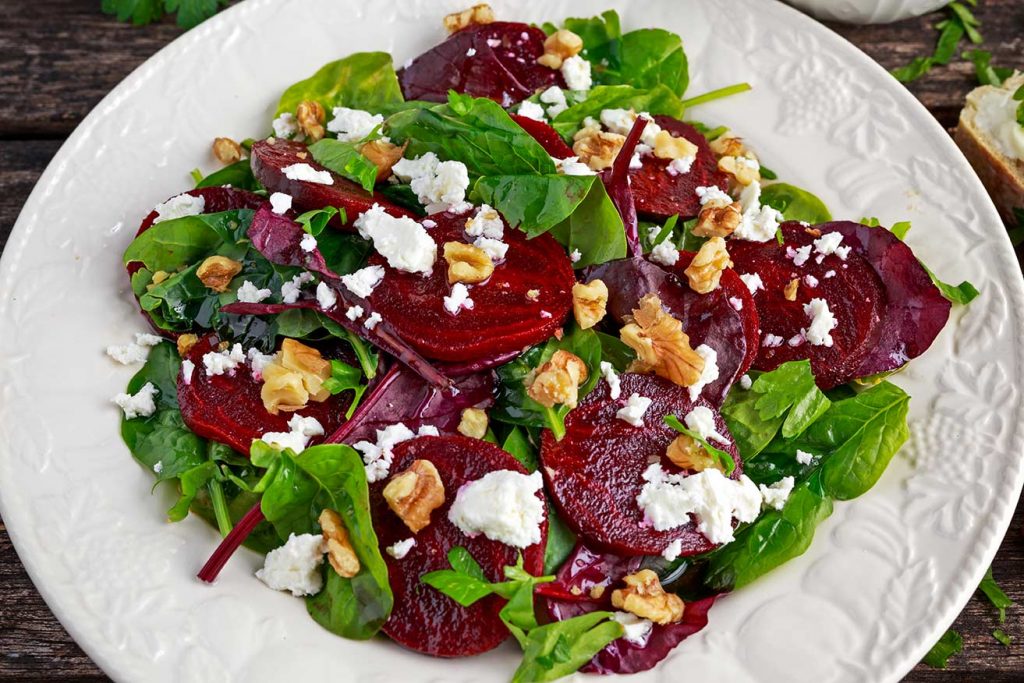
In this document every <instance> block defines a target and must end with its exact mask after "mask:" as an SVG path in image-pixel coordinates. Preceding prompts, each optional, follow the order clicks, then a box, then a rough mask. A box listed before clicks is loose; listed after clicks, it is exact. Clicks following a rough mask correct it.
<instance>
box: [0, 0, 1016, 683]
mask: <svg viewBox="0 0 1024 683" xmlns="http://www.w3.org/2000/svg"><path fill="white" fill-rule="evenodd" d="M466 4H467V0H450V1H449V0H446V1H445V2H437V1H436V0H420V1H418V2H412V1H406V2H383V1H381V2H374V3H369V2H357V1H356V0H287V1H281V0H249V2H245V3H242V4H240V5H238V6H236V7H233V8H232V9H230V10H228V11H226V12H224V13H223V14H221V15H220V16H218V17H216V18H215V19H213V20H211V21H209V22H207V23H205V24H203V25H202V26H200V27H199V28H198V29H196V30H194V31H191V32H190V33H188V34H187V35H185V36H184V37H183V38H181V39H179V40H177V41H175V42H174V43H173V44H172V45H170V46H168V47H167V48H165V49H164V50H162V51H161V52H160V53H159V54H157V55H156V56H155V57H153V58H152V59H151V60H149V61H148V62H147V63H146V64H145V65H143V66H142V67H141V68H140V69H138V70H137V71H136V72H135V73H133V74H132V75H131V76H130V77H129V78H128V79H126V80H125V82H124V83H122V84H121V85H120V86H118V87H117V88H116V89H115V90H114V91H113V92H112V93H111V94H110V95H109V96H108V97H107V98H106V99H104V100H103V102H102V103H100V105H99V106H98V107H97V108H96V110H95V111H94V112H92V114H90V115H89V117H88V118H87V119H86V121H85V122H84V123H83V124H82V125H81V127H80V128H79V129H78V130H77V131H76V132H75V133H74V135H72V136H71V138H70V139H69V140H68V142H67V143H66V144H65V145H64V147H63V148H62V149H61V150H60V152H59V153H58V154H57V156H56V158H55V159H54V160H53V162H52V163H51V164H50V166H49V168H48V169H47V170H46V172H45V173H44V174H43V176H42V178H41V180H40V181H39V184H38V186H37V187H36V188H35V190H34V192H33V193H32V196H31V197H30V198H29V200H28V202H27V204H26V205H25V209H24V211H23V212H22V214H21V217H20V218H19V220H18V223H17V225H16V227H15V230H14V232H13V234H12V235H11V239H10V241H9V243H8V245H7V250H6V253H4V255H3V261H2V268H0V293H2V299H0V331H2V332H0V448H2V453H0V491H2V513H3V517H4V521H5V522H6V524H7V527H8V530H9V532H10V534H11V536H12V538H13V540H14V542H15V545H16V547H17V548H18V551H19V553H20V555H21V558H22V560H23V561H24V563H25V566H26V567H27V568H28V571H29V573H30V574H31V576H32V578H33V580H34V581H35V583H36V585H37V586H38V587H39V589H40V591H41V592H42V594H43V596H44V597H45V598H46V601H47V603H48V604H49V605H50V607H51V608H52V609H53V611H54V613H55V614H56V615H57V617H58V618H59V619H60V620H61V622H62V623H63V624H64V625H65V626H66V627H67V628H68V630H69V631H70V632H71V634H72V635H73V636H74V637H75V639H76V640H77V641H78V642H79V643H81V645H82V646H83V647H84V648H85V650H86V651H87V652H88V653H89V654H90V655H91V656H92V657H93V658H94V659H95V660H96V661H97V662H98V663H99V665H100V666H102V667H103V668H104V670H106V671H107V672H108V673H109V674H110V675H111V676H113V677H114V678H116V679H119V680H124V681H129V680H131V681H151V682H159V681H175V680H179V681H181V680H187V681H193V682H195V681H207V680H208V681H216V682H218V683H223V682H224V681H231V680H238V681H247V682H250V681H275V683H276V682H279V681H281V680H315V679H322V680H332V681H337V680H358V681H378V680H379V681H391V680H404V681H412V680H466V681H469V680H473V681H504V680H508V678H509V675H510V673H511V672H512V670H513V668H514V666H515V663H516V661H517V656H518V655H517V652H516V650H515V648H514V647H513V646H512V645H507V646H505V647H503V648H501V649H499V650H498V651H496V652H492V653H490V654H488V655H485V656H483V657H479V658H475V659H471V660H465V661H444V660H438V659H430V658H427V657H423V656H419V655H415V654H412V653H410V652H407V651H405V650H402V649H401V648H399V647H397V646H395V645H392V644H391V643H388V642H387V641H385V640H384V639H379V640H376V641H374V642H369V643H355V642H348V641H345V640H342V639H339V638H336V637H334V636H332V635H330V634H328V633H327V632H326V631H324V630H322V629H321V628H320V627H319V626H317V625H316V624H315V623H313V621H312V620H311V619H309V618H308V617H307V616H306V613H305V609H304V606H303V603H302V602H301V601H300V600H296V599H294V598H291V597H289V596H287V595H284V594H280V593H274V592H272V591H270V590H268V589H267V588H265V587H264V586H263V585H262V584H261V583H260V582H259V581H257V580H256V579H255V578H253V571H254V570H255V568H256V567H257V565H258V563H259V561H260V560H259V558H258V557H257V556H256V555H254V554H251V553H247V552H241V553H239V554H238V555H237V556H236V557H234V558H233V559H232V561H231V563H230V564H229V565H228V567H227V569H226V571H225V572H224V573H223V574H222V575H221V578H220V580H219V581H218V583H217V585H216V586H213V587H211V586H206V585H202V584H200V583H199V582H198V581H197V580H195V579H194V578H193V576H194V574H195V572H196V570H197V569H198V568H199V566H200V565H201V564H202V562H203V560H204V559H205V558H206V556H207V555H208V554H209V552H210V551H211V550H212V549H213V548H214V546H215V545H216V543H217V536H216V534H215V533H214V532H213V530H211V529H209V528H208V527H206V526H205V525H204V524H203V523H201V522H199V521H197V520H192V519H190V520H187V521H185V522H183V523H180V524H169V523H167V522H165V521H164V519H163V511H164V510H166V509H167V508H168V507H169V505H170V500H169V499H167V498H166V496H165V494H164V493H162V492H157V494H156V495H151V494H150V486H151V483H152V477H151V476H150V475H149V474H148V473H146V472H143V471H142V469H141V468H140V467H138V466H137V465H136V464H135V463H134V462H133V461H132V459H131V457H130V456H129V453H128V451H127V450H126V449H125V447H124V446H123V445H122V443H121V441H120V439H119V437H118V429H117V424H118V415H117V410H116V408H115V407H114V406H112V405H111V404H110V402H109V399H110V397H111V396H113V395H114V394H115V393H117V392H119V391H121V390H122V389H123V387H124V385H125V383H126V382H127V380H128V378H129V376H130V375H131V374H132V372H133V370H131V369H128V368H122V367H119V366H115V365H114V364H112V363H111V362H110V361H109V360H108V359H107V358H105V357H104V355H103V352H102V349H103V348H104V347H105V346H106V345H107V344H111V343H124V342H125V341H128V340H130V337H131V334H132V333H133V332H135V331H139V330H142V329H143V323H142V320H141V318H140V317H139V316H138V314H137V313H136V310H135V304H134V302H133V301H132V299H131V296H130V292H129V290H128V287H127V280H126V278H125V275H124V272H123V270H122V268H121V264H120V256H121V253H122V251H123V250H124V248H125V246H126V245H127V244H128V243H129V241H130V240H131V236H132V235H133V234H134V232H135V229H136V226H137V225H138V223H139V220H140V218H141V217H142V216H143V215H144V214H145V213H146V212H147V211H149V210H150V208H151V207H152V206H154V205H155V204H156V203H157V202H159V201H162V200H163V199H165V198H166V197H167V196H169V195H171V194H175V193H176V192H178V191H180V190H182V189H184V188H186V187H188V182H189V179H188V175H187V174H188V171H189V170H190V169H192V168H193V167H195V166H196V165H197V164H204V162H205V164H204V165H205V166H207V168H208V169H209V168H210V167H212V165H213V164H212V159H210V158H209V157H208V155H209V145H210V141H211V140H212V139H213V138H214V137H215V136H217V135H231V136H233V137H235V138H240V137H244V136H245V135H249V134H259V133H260V132H261V131H265V130H266V128H267V123H268V121H269V115H270V113H271V110H272V108H273V106H274V103H275V100H276V97H277V95H278V94H279V93H280V91H281V90H282V89H283V88H284V87H285V86H287V85H288V84H290V83H292V82H294V81H296V80H298V79H300V78H303V77H305V76H306V75H308V74H310V73H312V72H313V71H314V70H315V69H317V68H318V67H319V66H320V65H322V64H323V63H325V62H327V61H329V60H332V59H335V58H337V57H339V56H341V55H344V54H347V53H349V52H354V51H359V50H380V49H384V50H392V51H393V52H394V54H395V55H396V57H397V62H398V63H401V62H402V61H403V60H405V59H406V58H408V57H411V56H413V55H415V54H417V53H418V52H419V51H421V50H422V49H424V48H426V47H428V46H430V45H432V44H434V43H436V42H437V41H439V40H440V39H441V38H442V31H441V23H440V19H441V16H442V15H443V14H444V13H445V12H446V11H451V10H455V9H461V8H462V7H461V6H463V5H466ZM493 4H494V5H495V6H496V10H497V11H498V13H499V16H501V17H509V18H515V19H524V20H534V21H540V20H545V19H551V20H559V19H561V18H563V17H565V16H572V15H577V16H578V15H589V14H591V13H593V12H594V11H595V10H596V9H598V7H597V6H595V5H594V3H592V2H583V1H582V0H579V1H576V2H573V1H570V0H531V1H530V2H515V3H513V2H512V0H507V1H502V2H494V3H493ZM608 5H610V6H613V7H616V8H617V9H618V10H619V11H620V12H621V13H622V15H623V24H624V26H626V27H639V26H651V25H653V26H664V27H666V28H668V29H671V30H673V31H678V32H679V33H680V34H682V36H683V38H684V40H685V43H686V48H687V52H688V54H689V57H690V63H691V69H692V71H693V73H694V76H695V78H694V83H693V85H692V89H691V92H694V93H697V92H700V91H703V90H706V89H710V88H713V87H718V86H722V85H726V84H729V83H733V82H736V81H740V80H746V81H749V82H751V83H752V84H753V86H754V91H753V93H750V94H747V95H743V96H741V97H737V98H734V99H731V100H729V101H727V102H722V103H717V104H715V105H713V106H707V107H703V108H701V109H699V110H694V111H693V112H692V115H693V117H695V118H699V119H703V120H705V121H708V122H714V123H725V124H729V125H731V126H733V127H734V128H735V129H736V130H737V131H739V132H740V133H741V134H743V135H744V136H746V137H747V138H748V139H749V140H750V141H751V142H752V143H753V145H754V148H755V149H756V150H757V151H758V153H759V154H760V156H761V157H762V158H763V159H764V160H765V163H766V164H768V165H769V166H771V167H772V168H773V169H774V170H776V171H777V172H778V173H779V175H780V176H781V177H782V178H785V179H787V180H790V181H792V182H793V183H795V184H798V185H802V186H806V187H808V188H810V189H812V190H813V191H815V192H817V193H819V194H820V195H821V196H822V197H823V198H824V200H825V201H826V202H827V203H828V204H829V206H830V207H831V208H832V209H833V212H834V214H835V215H836V216H837V217H847V218H853V219H856V218H859V217H860V216H862V215H864V214H868V215H874V216H878V217H879V218H880V219H882V221H883V222H885V223H891V222H893V221H896V220H902V219H911V220H913V221H914V229H913V230H912V231H911V233H910V236H909V240H908V241H909V242H910V243H911V244H912V245H913V247H914V248H915V249H916V250H917V252H918V254H919V255H920V256H921V257H922V258H923V259H924V260H925V262H926V263H928V264H929V265H930V266H932V267H933V268H934V269H935V270H936V271H937V272H938V273H940V274H941V275H943V276H944V277H945V278H947V279H949V280H956V281H959V279H960V278H970V279H971V280H972V281H973V282H974V283H975V284H977V285H978V286H979V288H980V289H981V290H982V292H983V295H982V297H981V298H980V299H978V300H977V301H976V302H975V303H974V304H972V305H971V306H970V308H969V309H968V310H967V311H966V312H964V311H963V310H957V311H955V313H954V315H953V318H952V320H951V321H950V323H949V325H948V326H947V328H946V330H945V331H944V332H943V334H942V335H941V336H940V337H939V339H938V340H937V342H936V343H935V345H934V347H933V348H932V349H931V350H930V351H929V352H928V353H927V355H926V356H925V357H924V358H922V359H920V360H917V361H915V362H914V363H913V364H911V366H910V368H909V369H908V370H907V371H906V372H904V373H902V374H901V375H899V377H898V378H897V380H896V381H897V382H898V383H899V384H900V385H901V386H903V387H905V388H906V389H907V390H908V391H909V392H910V393H911V395H912V396H913V401H912V403H911V412H912V422H911V426H912V434H913V435H912V437H911V440H910V442H909V443H908V444H907V446H906V447H905V448H904V450H903V452H902V455H901V456H900V457H897V458H896V459H895V460H894V461H893V463H892V465H891V466H890V468H889V470H888V472H886V474H885V476H884V477H883V479H882V480H881V482H879V484H878V485H877V486H876V487H875V488H874V490H872V491H871V492H870V493H869V494H867V495H865V496H864V497H863V498H861V499H859V500H857V501H855V502H852V503H845V504H837V506H836V512H835V514H834V515H833V516H832V518H831V519H829V520H828V521H827V522H825V523H824V524H822V526H821V528H820V529H819V530H818V533H817V537H816V538H815V540H814V544H813V545H812V547H811V548H810V550H809V551H808V552H807V553H806V554H805V555H804V556H803V557H801V558H799V559H797V560H795V561H793V562H791V563H789V564H787V565H786V566H785V567H783V568H782V569H780V570H778V571H776V572H774V573H773V574H771V575H769V576H768V577H766V578H765V579H764V580H762V581H760V582H758V583H756V584H755V585H753V586H750V587H749V588H747V589H744V590H742V591H739V592H737V593H735V594H733V595H730V596H728V597H727V598H725V599H723V600H721V602H720V603H719V604H718V605H716V606H715V609H713V610H712V611H711V621H710V624H709V625H708V627H707V629H705V630H704V631H703V632H702V633H700V634H699V635H698V636H696V637H694V638H691V639H690V640H688V641H687V642H686V643H684V644H683V645H682V646H681V647H679V648H678V649H677V650H676V651H675V652H674V653H673V654H672V656H671V657H670V658H669V659H668V660H667V661H666V662H665V663H663V664H662V665H661V666H659V667H658V668H656V669H655V670H654V671H652V672H649V673H647V674H643V675H640V676H638V677H636V678H631V679H630V680H641V681H655V680H665V681H668V680H678V677H679V675H680V672H684V673H685V674H686V675H687V676H688V677H689V678H690V679H691V680H729V681H738V680H739V681H742V680H787V681H815V682H820V681H833V680H872V681H880V680H895V679H896V678H897V677H899V676H900V675H902V674H903V673H904V672H906V671H907V670H909V669H910V668H911V666H913V665H914V664H915V663H916V662H917V661H918V660H919V659H920V657H921V656H922V655H923V654H924V652H925V651H926V650H927V649H928V647H929V646H930V645H931V644H932V643H933V642H934V641H935V639H936V638H937V637H938V635H939V634H940V633H941V631H942V630H943V629H944V628H946V627H947V626H948V624H949V623H950V622H951V621H952V620H953V618H954V617H955V616H956V614H957V612H958V611H959V610H960V608H961V607H962V606H963V604H964V603H965V602H966V601H967V599H968V597H969V596H970V593H971V592H972V591H973V589H974V587H975V586H976V585H977V584H978V581H979V580H980V578H981V575H982V572H983V571H984V569H985V567H986V566H987V565H988V564H989V562H990V560H991V559H992V556H993V554H994V553H995V550H996V548H997V546H998V543H999V540H1000V539H1001V538H1002V536H1003V533H1004V531H1005V529H1006V525H1007V524H1008V522H1009V519H1010V515H1011V512H1012V510H1013V507H1014V504H1015V502H1016V500H1017V496H1018V493H1019V491H1020V487H1021V481H1022V476H1021V474H1022V473H1021V466H1020V457H1019V456H1020V453H1021V430H1020V426H1021V425H1022V424H1024V420H1022V419H1021V417H1022V416H1021V399H1020V393H1019V390H1018V388H1017V386H1015V384H1016V378H1018V377H1019V376H1020V373H1021V349H1022V348H1024V347H1022V346H1021V344H1019V343H1018V342H1017V340H1019V339H1021V338H1022V337H1024V329H1022V318H1021V315H1022V311H1024V301H1022V298H1024V297H1022V295H1024V287H1022V280H1021V274H1020V271H1019V270H1018V267H1017V263H1016V260H1015V258H1014V256H1013V253H1012V252H1011V249H1010V244H1009V242H1008V241H1007V239H1006V237H1005V236H1004V234H1003V228H1002V226H1001V225H1000V222H999V219H998V217H997V215H996V212H995V210H994V209H993V207H992V205H991V203H990V202H989V200H988V199H987V197H986V196H985V193H984V190H983V189H982V186H981V184H980V183H979V182H978V180H977V178H976V177H975V175H974V172H973V171H972V170H971V168H970V167H969V166H968V165H967V162H966V161H965V160H964V158H963V157H962V156H961V155H960V152H959V151H957V149H956V147H954V146H953V143H952V142H950V139H949V137H948V136H947V135H946V133H945V132H944V131H943V130H942V129H941V128H940V127H939V126H938V124H937V123H936V122H935V121H934V120H933V119H932V118H931V117H930V116H929V114H928V112H927V111H925V109H924V108H923V107H922V106H921V105H920V104H918V103H917V102H916V101H915V100H914V99H913V98H912V97H911V96H910V95H909V94H908V93H907V92H906V91H905V90H904V89H903V88H902V87H901V86H899V85H898V84H897V83H896V82H895V81H894V80H892V78H891V77H890V76H889V75H888V74H887V73H886V72H885V71H883V70H882V69H881V68H880V67H878V66H877V65H876V64H874V63H873V62H871V61H870V60H869V59H868V58H867V57H865V56H864V55H863V54H862V53H860V52H859V51H857V50H856V49H855V48H853V47H852V46H850V45H849V44H847V43H846V42H844V41H843V40H841V39H840V38H838V37H837V36H835V35H833V34H832V33H830V32H829V31H827V30H826V29H825V28H823V27H822V26H820V25H818V24H816V23H814V22H813V21H811V20H810V19H808V18H806V17H804V16H803V15H801V14H799V13H798V12H796V11H794V10H792V9H789V8H787V7H785V6H783V5H780V4H778V3H776V2H767V1H765V0H730V1H728V2H724V1H723V2H715V3H711V2H701V1H699V0H689V1H687V2H677V1H676V0H661V1H657V2H655V1H651V2H646V3H642V4H641V3H627V2H625V1H619V2H616V1H611V2H609V3H608ZM723 28H727V31H726V33H727V35H722V29H723ZM713 32H714V33H715V34H717V35H712V33H713Z"/></svg>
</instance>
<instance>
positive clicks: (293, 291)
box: [281, 273, 313, 304]
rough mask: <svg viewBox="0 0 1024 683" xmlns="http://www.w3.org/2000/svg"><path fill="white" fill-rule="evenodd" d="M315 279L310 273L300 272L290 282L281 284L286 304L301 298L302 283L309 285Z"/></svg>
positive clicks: (282, 297)
mask: <svg viewBox="0 0 1024 683" xmlns="http://www.w3.org/2000/svg"><path fill="white" fill-rule="evenodd" d="M312 281H313V276H312V275H311V274H309V273H299V274H298V275H296V276H295V277H293V278H292V279H291V280H289V281H288V282H285V283H284V284H282V285H281V299H282V300H283V301H284V302H285V303H286V304H293V303H295V302H296V301H298V300H299V296H300V295H301V294H302V285H307V284H309V283H310V282H312Z"/></svg>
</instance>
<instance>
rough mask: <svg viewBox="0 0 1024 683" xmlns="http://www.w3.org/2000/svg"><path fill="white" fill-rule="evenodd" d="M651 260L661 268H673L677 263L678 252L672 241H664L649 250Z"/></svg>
mask: <svg viewBox="0 0 1024 683" xmlns="http://www.w3.org/2000/svg"><path fill="white" fill-rule="evenodd" d="M651 260H652V261H654V262H655V263H657V264H659V265H662V266H674V265H675V264H676V262H677V261H679V250H678V249H676V246H675V245H674V244H672V240H670V239H664V240H662V241H660V242H658V244H656V245H655V247H654V249H651Z"/></svg>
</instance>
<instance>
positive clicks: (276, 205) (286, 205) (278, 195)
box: [270, 192, 292, 215]
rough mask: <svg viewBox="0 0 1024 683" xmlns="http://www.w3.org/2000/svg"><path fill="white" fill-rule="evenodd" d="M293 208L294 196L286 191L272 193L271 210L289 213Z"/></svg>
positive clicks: (277, 212)
mask: <svg viewBox="0 0 1024 683" xmlns="http://www.w3.org/2000/svg"><path fill="white" fill-rule="evenodd" d="M291 208H292V196H291V195H290V194H285V193H284V192H275V193H274V194H272V195H270V210H271V211H273V212H274V213H276V214H278V215H281V214H285V213H288V211H289V210H290V209H291Z"/></svg>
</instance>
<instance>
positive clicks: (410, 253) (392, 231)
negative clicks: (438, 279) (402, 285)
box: [355, 204, 437, 275]
mask: <svg viewBox="0 0 1024 683" xmlns="http://www.w3.org/2000/svg"><path fill="white" fill-rule="evenodd" d="M355 227H356V229H357V230H359V235H360V236H361V237H363V238H364V239H368V240H370V241H372V242H373V248H374V249H376V250H377V253H379V254H380V255H381V256H383V257H384V258H385V259H387V262H388V265H390V266H391V267H392V268H395V269H397V270H404V271H405V272H407V273H422V274H423V275H429V274H430V273H431V272H432V271H433V269H434V261H436V260H437V244H435V243H434V240H433V239H432V238H431V237H430V234H429V233H427V231H426V228H424V227H423V226H422V225H420V224H419V223H417V222H416V221H414V220H413V219H411V218H409V217H408V216H402V217H400V218H396V217H395V216H391V215H389V214H387V213H386V212H385V211H384V207H382V206H381V205H380V204H374V205H373V206H372V207H371V208H370V210H369V211H366V212H364V213H363V214H362V215H361V216H359V218H357V219H356V221H355Z"/></svg>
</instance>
